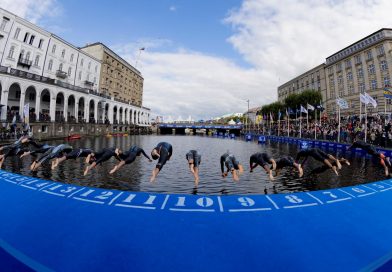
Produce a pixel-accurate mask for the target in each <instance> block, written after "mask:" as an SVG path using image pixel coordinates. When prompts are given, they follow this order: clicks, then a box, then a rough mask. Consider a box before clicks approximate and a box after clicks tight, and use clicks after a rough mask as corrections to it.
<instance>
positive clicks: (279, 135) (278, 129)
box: [278, 112, 280, 136]
mask: <svg viewBox="0 0 392 272" xmlns="http://www.w3.org/2000/svg"><path fill="white" fill-rule="evenodd" d="M279 113H280V112H279ZM278 136H280V116H278Z"/></svg>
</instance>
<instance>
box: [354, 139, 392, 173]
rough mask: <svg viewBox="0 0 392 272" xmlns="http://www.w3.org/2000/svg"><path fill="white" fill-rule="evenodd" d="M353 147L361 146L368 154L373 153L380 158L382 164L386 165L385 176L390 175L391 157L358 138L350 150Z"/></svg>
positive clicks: (372, 154)
mask: <svg viewBox="0 0 392 272" xmlns="http://www.w3.org/2000/svg"><path fill="white" fill-rule="evenodd" d="M352 148H361V149H363V150H365V151H366V153H367V154H369V155H371V156H372V157H373V158H375V159H380V161H379V162H380V164H381V165H382V166H383V167H384V171H385V176H389V169H388V167H391V162H390V159H389V157H386V156H385V155H384V154H383V153H381V152H378V151H377V150H376V148H375V147H374V146H373V145H371V144H368V143H365V142H363V141H360V140H356V141H355V142H354V143H353V144H352V145H351V146H349V147H348V148H347V149H348V150H350V149H352Z"/></svg>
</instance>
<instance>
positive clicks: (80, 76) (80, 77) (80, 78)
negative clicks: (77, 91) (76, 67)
mask: <svg viewBox="0 0 392 272" xmlns="http://www.w3.org/2000/svg"><path fill="white" fill-rule="evenodd" d="M78 78H79V80H82V71H80V72H79V76H78Z"/></svg>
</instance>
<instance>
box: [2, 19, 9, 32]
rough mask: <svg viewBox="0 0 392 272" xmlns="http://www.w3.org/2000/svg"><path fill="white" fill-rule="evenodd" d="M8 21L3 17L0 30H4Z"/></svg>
mask: <svg viewBox="0 0 392 272" xmlns="http://www.w3.org/2000/svg"><path fill="white" fill-rule="evenodd" d="M9 20H10V19H8V18H6V17H3V21H1V25H0V29H1V30H4V29H5V27H6V25H7V23H8V22H9Z"/></svg>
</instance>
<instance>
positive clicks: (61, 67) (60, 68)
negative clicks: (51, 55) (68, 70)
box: [59, 63, 63, 71]
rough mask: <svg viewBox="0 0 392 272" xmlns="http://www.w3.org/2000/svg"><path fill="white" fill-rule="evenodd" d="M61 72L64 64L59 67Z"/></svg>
mask: <svg viewBox="0 0 392 272" xmlns="http://www.w3.org/2000/svg"><path fill="white" fill-rule="evenodd" d="M59 71H63V64H62V63H60V65H59Z"/></svg>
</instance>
